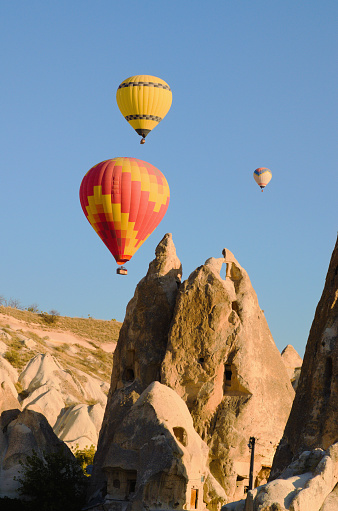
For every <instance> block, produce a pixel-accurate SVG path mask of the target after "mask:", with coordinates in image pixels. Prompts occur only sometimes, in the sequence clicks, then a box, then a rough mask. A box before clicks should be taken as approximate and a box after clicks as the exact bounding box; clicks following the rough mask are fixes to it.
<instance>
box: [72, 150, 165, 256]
mask: <svg viewBox="0 0 338 511" xmlns="http://www.w3.org/2000/svg"><path fill="white" fill-rule="evenodd" d="M169 200H170V191H169V185H168V183H167V180H166V178H165V177H164V175H163V174H162V172H160V171H159V170H158V169H157V168H156V167H154V166H153V165H151V164H150V163H147V162H145V161H142V160H138V159H136V158H113V159H112V160H106V161H103V162H101V163H98V164H97V165H95V166H94V167H92V168H91V169H90V170H89V171H88V172H87V174H86V175H85V176H84V178H83V180H82V183H81V186H80V202H81V206H82V209H83V212H84V214H85V215H86V218H87V220H88V221H89V223H90V224H91V226H92V227H93V229H94V230H95V232H96V233H97V234H98V235H99V236H100V238H101V239H102V241H103V242H104V244H105V245H106V246H107V248H108V249H109V250H110V252H111V253H112V255H113V256H114V257H115V259H116V262H117V264H120V265H122V264H124V263H126V262H127V261H129V260H130V259H131V258H132V256H133V255H134V254H135V252H136V251H137V250H138V249H139V248H140V246H141V245H142V244H143V243H144V242H145V240H146V239H147V238H148V236H150V234H151V233H152V232H153V230H154V229H155V228H156V227H157V226H158V224H159V223H160V222H161V220H162V218H163V217H164V215H165V213H166V211H167V209H168V205H169Z"/></svg>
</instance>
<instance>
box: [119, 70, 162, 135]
mask: <svg viewBox="0 0 338 511" xmlns="http://www.w3.org/2000/svg"><path fill="white" fill-rule="evenodd" d="M116 101H117V104H118V107H119V109H120V111H121V113H122V115H123V117H124V118H125V119H126V121H128V122H129V124H130V125H131V127H132V128H134V130H135V131H136V133H138V134H139V135H140V136H141V137H142V140H141V144H144V143H145V138H146V136H147V135H148V133H149V132H150V131H151V130H152V129H153V128H155V126H157V125H158V123H159V122H160V121H162V119H163V118H164V117H165V116H166V115H167V113H168V111H169V109H170V107H171V102H172V92H171V89H170V87H169V85H168V84H167V83H166V82H165V81H164V80H161V78H157V77H156V76H150V75H136V76H131V77H130V78H127V79H126V80H124V81H123V82H122V83H121V85H120V86H119V88H118V89H117V92H116Z"/></svg>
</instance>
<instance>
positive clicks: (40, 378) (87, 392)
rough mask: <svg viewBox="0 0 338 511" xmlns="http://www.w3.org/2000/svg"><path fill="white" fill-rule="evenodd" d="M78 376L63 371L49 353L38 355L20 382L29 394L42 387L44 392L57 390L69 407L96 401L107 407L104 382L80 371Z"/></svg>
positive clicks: (25, 370) (30, 363) (21, 376)
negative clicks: (102, 385)
mask: <svg viewBox="0 0 338 511" xmlns="http://www.w3.org/2000/svg"><path fill="white" fill-rule="evenodd" d="M77 375H78V376H77ZM77 375H76V374H75V372H73V371H70V370H65V369H63V368H62V366H61V364H60V363H59V362H58V361H57V359H56V358H55V357H53V356H52V355H50V354H48V353H47V354H45V355H41V354H40V355H36V356H35V357H34V358H33V359H32V360H30V361H29V363H28V364H27V366H26V367H25V369H24V370H23V371H22V373H21V374H20V376H19V382H20V383H21V385H22V387H23V389H24V391H25V392H26V393H29V394H31V393H33V392H34V391H35V390H37V389H41V387H43V391H44V392H45V391H46V390H47V389H55V390H56V391H58V392H59V393H60V395H61V397H62V399H63V401H64V403H65V404H66V405H67V406H71V405H73V404H77V403H79V402H81V401H82V402H83V401H85V400H95V401H98V402H100V403H101V404H102V405H105V404H106V401H107V397H106V395H105V394H104V392H103V390H102V387H101V384H102V382H100V381H99V380H98V379H96V378H94V377H92V376H89V375H88V374H85V373H83V372H82V371H78V372H77ZM39 406H41V405H39Z"/></svg>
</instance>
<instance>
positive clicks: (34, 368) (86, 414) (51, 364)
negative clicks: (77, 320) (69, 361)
mask: <svg viewBox="0 0 338 511" xmlns="http://www.w3.org/2000/svg"><path fill="white" fill-rule="evenodd" d="M19 383H20V384H21V386H22V388H23V392H22V394H23V395H26V396H27V397H26V398H24V399H22V400H21V406H22V408H29V409H30V410H34V411H36V412H39V413H43V414H44V416H45V417H46V418H47V420H48V422H49V424H50V425H51V426H52V427H53V428H54V432H55V433H56V434H57V435H58V436H59V438H60V439H61V440H63V441H64V442H66V443H67V444H68V445H69V446H72V447H75V446H76V445H77V444H78V446H79V448H80V449H83V448H84V447H86V446H90V445H91V444H94V445H96V444H97V440H98V432H99V430H100V427H101V423H102V419H103V412H104V406H105V404H106V402H107V397H106V395H105V393H104V392H103V390H102V382H100V381H99V380H97V379H96V378H94V377H92V376H90V375H88V374H85V373H83V372H82V371H77V375H75V374H73V373H72V372H71V371H66V370H64V369H63V367H62V366H61V364H60V363H59V362H58V361H57V360H56V358H55V357H53V356H52V355H50V354H45V355H36V356H35V357H34V358H33V359H32V360H31V361H30V362H29V363H28V364H27V366H26V368H25V369H24V371H22V373H21V374H20V376H19ZM90 401H93V402H94V403H95V405H94V404H93V405H87V404H85V403H86V402H90Z"/></svg>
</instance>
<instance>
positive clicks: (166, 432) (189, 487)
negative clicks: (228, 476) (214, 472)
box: [102, 382, 225, 511]
mask: <svg viewBox="0 0 338 511" xmlns="http://www.w3.org/2000/svg"><path fill="white" fill-rule="evenodd" d="M208 451H209V449H208V447H207V445H206V444H205V443H204V442H203V440H202V439H201V438H200V436H199V435H198V434H197V433H196V431H195V430H194V427H193V422H192V418H191V415H190V413H189V410H188V408H187V406H186V404H185V403H184V402H183V401H182V400H181V399H180V397H179V396H178V395H177V394H176V393H175V392H174V391H173V390H171V389H169V387H167V386H165V385H161V384H160V383H159V382H153V383H152V384H151V385H150V386H149V387H148V388H147V389H146V390H145V391H144V392H143V393H142V394H141V396H140V397H139V399H138V400H137V401H136V403H135V404H134V405H133V406H132V407H131V408H130V409H129V411H128V412H127V413H126V415H125V417H124V419H123V421H122V422H121V423H120V425H119V426H118V427H117V429H116V432H115V437H114V443H112V444H111V445H110V447H109V450H108V452H107V453H106V457H105V459H104V462H103V466H102V468H103V470H104V471H105V472H106V475H107V495H106V498H105V504H104V507H105V509H106V510H107V511H109V510H115V511H116V510H118V509H121V510H122V509H123V510H125V509H126V510H127V509H128V510H132V509H138V508H139V502H142V504H143V506H144V507H146V508H150V509H189V508H190V507H191V505H193V508H194V509H199V510H201V509H205V505H204V503H203V486H204V481H205V480H207V479H208V481H209V484H210V486H211V487H216V488H217V489H218V490H220V489H219V485H218V483H217V482H216V481H215V480H214V478H213V477H212V476H211V474H210V472H209V468H208V463H207V462H208ZM223 496H224V499H225V494H224V495H223Z"/></svg>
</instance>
